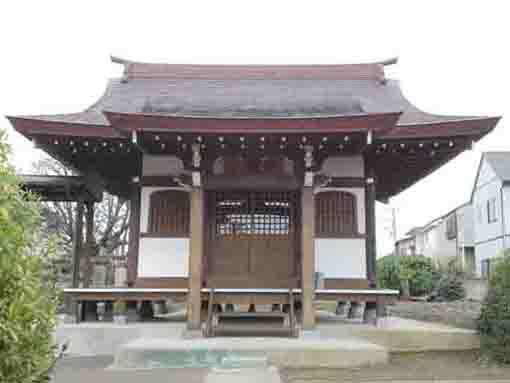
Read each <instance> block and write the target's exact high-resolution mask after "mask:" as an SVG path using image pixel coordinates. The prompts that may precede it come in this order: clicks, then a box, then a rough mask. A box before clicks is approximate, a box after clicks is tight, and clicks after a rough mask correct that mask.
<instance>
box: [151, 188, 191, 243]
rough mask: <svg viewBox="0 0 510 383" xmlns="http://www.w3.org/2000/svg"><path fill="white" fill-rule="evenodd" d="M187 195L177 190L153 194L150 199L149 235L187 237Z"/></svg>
mask: <svg viewBox="0 0 510 383" xmlns="http://www.w3.org/2000/svg"><path fill="white" fill-rule="evenodd" d="M189 214H190V212H189V195H188V193H186V192H181V191H177V190H163V191H158V192H154V193H152V194H151V197H150V213H149V233H151V234H160V235H162V236H169V237H188V236H189Z"/></svg>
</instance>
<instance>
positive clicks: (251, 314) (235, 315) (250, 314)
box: [216, 311, 289, 319]
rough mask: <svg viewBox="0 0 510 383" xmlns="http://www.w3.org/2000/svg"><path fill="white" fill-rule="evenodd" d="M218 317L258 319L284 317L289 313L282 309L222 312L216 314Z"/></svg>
mask: <svg viewBox="0 0 510 383" xmlns="http://www.w3.org/2000/svg"><path fill="white" fill-rule="evenodd" d="M216 315H217V316H218V318H219V319H223V318H225V319H252V318H253V319H258V318H277V319H280V318H285V317H287V316H288V315H289V314H287V313H284V312H282V311H263V312H235V311H233V312H228V311H227V312H222V313H217V314H216Z"/></svg>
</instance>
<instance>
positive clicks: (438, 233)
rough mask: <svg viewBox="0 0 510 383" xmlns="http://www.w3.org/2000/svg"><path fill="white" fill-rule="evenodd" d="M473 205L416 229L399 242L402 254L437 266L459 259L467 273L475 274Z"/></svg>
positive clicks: (467, 204)
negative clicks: (420, 257) (428, 259)
mask: <svg viewBox="0 0 510 383" xmlns="http://www.w3.org/2000/svg"><path fill="white" fill-rule="evenodd" d="M473 239H474V238H473V213H472V207H471V204H469V203H465V204H463V205H461V206H459V207H457V208H455V209H453V210H452V211H450V212H448V213H447V214H445V215H442V216H440V217H438V218H435V219H433V220H432V221H430V222H428V223H427V224H426V225H424V226H421V227H415V228H413V229H411V230H410V231H409V232H407V233H406V237H404V238H403V239H401V240H399V241H397V243H396V246H397V251H398V253H399V254H400V255H424V256H426V257H429V258H431V259H432V260H433V261H434V263H435V264H436V265H441V266H446V265H447V264H448V263H449V262H450V261H451V260H453V259H458V260H459V262H460V264H461V265H462V267H463V268H464V270H465V271H468V272H471V271H473V264H474V241H473Z"/></svg>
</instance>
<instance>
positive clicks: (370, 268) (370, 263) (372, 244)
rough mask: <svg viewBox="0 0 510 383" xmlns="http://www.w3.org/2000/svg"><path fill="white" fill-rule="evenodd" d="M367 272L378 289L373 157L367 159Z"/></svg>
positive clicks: (371, 282)
mask: <svg viewBox="0 0 510 383" xmlns="http://www.w3.org/2000/svg"><path fill="white" fill-rule="evenodd" d="M365 222H366V240H365V253H366V267H367V269H366V271H367V279H368V282H369V284H370V287H376V285H377V280H376V271H375V270H376V256H377V247H376V237H375V171H374V161H373V158H372V157H369V156H366V157H365Z"/></svg>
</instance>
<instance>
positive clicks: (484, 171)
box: [471, 152, 510, 278]
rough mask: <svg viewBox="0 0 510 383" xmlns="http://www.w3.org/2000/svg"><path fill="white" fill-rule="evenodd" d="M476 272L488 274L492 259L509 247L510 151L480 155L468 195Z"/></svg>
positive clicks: (484, 275)
mask: <svg viewBox="0 0 510 383" xmlns="http://www.w3.org/2000/svg"><path fill="white" fill-rule="evenodd" d="M471 203H472V205H473V208H474V212H475V214H474V215H475V217H474V228H475V249H476V275H477V276H479V277H482V278H487V277H488V276H489V274H490V269H491V263H493V262H494V259H495V258H496V257H498V256H500V255H501V254H502V252H503V250H505V249H508V248H509V247H510V222H509V221H510V152H487V153H484V154H483V155H482V158H481V160H480V165H479V167H478V172H477V175H476V179H475V184H474V187H473V192H472V195H471Z"/></svg>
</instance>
